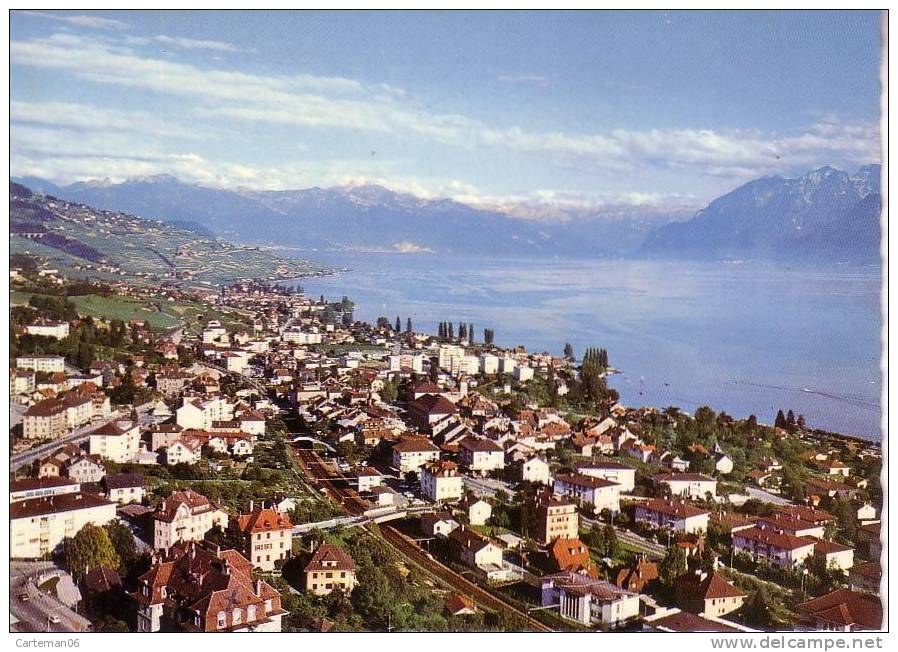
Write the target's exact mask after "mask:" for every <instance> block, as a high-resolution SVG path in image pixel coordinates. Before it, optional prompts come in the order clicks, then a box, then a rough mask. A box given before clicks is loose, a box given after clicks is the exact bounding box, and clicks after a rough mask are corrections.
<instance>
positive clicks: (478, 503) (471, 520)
mask: <svg viewBox="0 0 898 652" xmlns="http://www.w3.org/2000/svg"><path fill="white" fill-rule="evenodd" d="M458 507H459V509H461V510H463V511H464V513H465V516H467V517H468V525H486V522H487V521H488V520H490V517H491V516H492V515H493V506H492V505H490V504H489V503H488V502H487V501H486V500H484V499H483V498H481V497H479V496H475V495H474V494H468V495H467V496H465V497H464V498H463V499H462V500H461V502H459V504H458Z"/></svg>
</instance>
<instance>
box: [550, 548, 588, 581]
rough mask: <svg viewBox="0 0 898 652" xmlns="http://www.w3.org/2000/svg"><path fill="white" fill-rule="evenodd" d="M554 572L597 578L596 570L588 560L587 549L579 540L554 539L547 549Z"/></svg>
mask: <svg viewBox="0 0 898 652" xmlns="http://www.w3.org/2000/svg"><path fill="white" fill-rule="evenodd" d="M549 550H550V553H551V556H552V560H553V561H554V562H555V567H556V570H560V571H562V570H570V571H574V572H575V573H581V572H583V573H586V574H588V575H589V576H590V577H598V569H596V565H595V564H594V563H593V562H592V560H591V559H590V558H589V548H587V547H586V544H585V543H583V542H582V541H580V539H561V538H559V539H555V541H554V542H553V543H552V547H551V548H550V549H549Z"/></svg>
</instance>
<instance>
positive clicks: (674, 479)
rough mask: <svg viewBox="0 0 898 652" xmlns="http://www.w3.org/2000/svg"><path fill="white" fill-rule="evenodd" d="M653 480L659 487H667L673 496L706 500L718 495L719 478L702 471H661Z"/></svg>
mask: <svg viewBox="0 0 898 652" xmlns="http://www.w3.org/2000/svg"><path fill="white" fill-rule="evenodd" d="M652 480H653V481H654V483H655V486H657V487H667V488H669V489H670V495H671V496H679V497H681V498H696V499H699V500H704V499H705V498H706V497H707V496H709V495H710V496H711V498H716V497H717V480H715V479H714V478H712V477H710V476H707V475H703V474H701V473H659V474H657V475H655V476H654V477H653V478H652Z"/></svg>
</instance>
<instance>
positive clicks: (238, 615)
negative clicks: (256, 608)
mask: <svg viewBox="0 0 898 652" xmlns="http://www.w3.org/2000/svg"><path fill="white" fill-rule="evenodd" d="M242 618H243V612H242V611H241V610H240V609H234V611H233V612H232V613H231V623H233V624H234V625H239V624H240V622H241V620H242Z"/></svg>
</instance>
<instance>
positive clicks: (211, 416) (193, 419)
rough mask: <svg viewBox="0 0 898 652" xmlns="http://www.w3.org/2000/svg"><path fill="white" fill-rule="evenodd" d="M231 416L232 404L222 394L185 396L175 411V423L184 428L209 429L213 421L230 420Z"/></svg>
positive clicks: (232, 414) (232, 413)
mask: <svg viewBox="0 0 898 652" xmlns="http://www.w3.org/2000/svg"><path fill="white" fill-rule="evenodd" d="M233 418H234V405H233V404H232V403H231V402H230V401H228V400H227V399H226V398H224V397H223V396H213V397H211V398H208V399H199V398H187V397H185V398H184V401H183V403H182V405H181V407H179V408H178V409H177V411H176V413H175V423H177V424H178V425H179V426H181V427H182V428H184V429H185V430H210V429H211V428H212V422H213V421H231V420H232V419H233Z"/></svg>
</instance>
